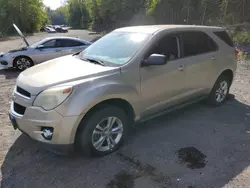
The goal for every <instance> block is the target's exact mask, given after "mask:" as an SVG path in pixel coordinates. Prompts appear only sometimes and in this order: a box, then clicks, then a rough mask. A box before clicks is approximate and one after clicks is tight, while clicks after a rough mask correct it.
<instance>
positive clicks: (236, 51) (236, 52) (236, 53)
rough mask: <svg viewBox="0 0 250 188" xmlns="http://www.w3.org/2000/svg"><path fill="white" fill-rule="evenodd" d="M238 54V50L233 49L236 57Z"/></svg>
mask: <svg viewBox="0 0 250 188" xmlns="http://www.w3.org/2000/svg"><path fill="white" fill-rule="evenodd" d="M238 55H239V51H238V50H237V49H235V56H236V57H238Z"/></svg>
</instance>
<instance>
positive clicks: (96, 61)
mask: <svg viewBox="0 0 250 188" xmlns="http://www.w3.org/2000/svg"><path fill="white" fill-rule="evenodd" d="M81 59H82V60H85V61H88V62H90V63H94V64H98V65H102V66H105V64H104V63H103V61H100V60H96V59H90V58H81Z"/></svg>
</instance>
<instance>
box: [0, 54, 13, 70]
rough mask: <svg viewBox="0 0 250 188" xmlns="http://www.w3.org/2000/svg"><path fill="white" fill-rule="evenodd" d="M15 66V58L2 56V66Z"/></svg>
mask: <svg viewBox="0 0 250 188" xmlns="http://www.w3.org/2000/svg"><path fill="white" fill-rule="evenodd" d="M11 67H13V59H12V57H10V56H2V57H1V56H0V68H11Z"/></svg>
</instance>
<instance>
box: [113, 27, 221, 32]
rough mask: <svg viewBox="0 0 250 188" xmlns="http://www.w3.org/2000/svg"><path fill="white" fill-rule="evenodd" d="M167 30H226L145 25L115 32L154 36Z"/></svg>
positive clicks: (124, 28)
mask: <svg viewBox="0 0 250 188" xmlns="http://www.w3.org/2000/svg"><path fill="white" fill-rule="evenodd" d="M167 29H169V30H170V29H171V30H174V29H178V31H181V30H190V29H194V30H201V31H204V30H212V31H221V30H225V29H224V28H222V27H215V26H203V25H145V26H131V27H123V28H119V29H116V30H115V31H118V32H136V33H148V34H154V33H156V32H159V31H162V30H167Z"/></svg>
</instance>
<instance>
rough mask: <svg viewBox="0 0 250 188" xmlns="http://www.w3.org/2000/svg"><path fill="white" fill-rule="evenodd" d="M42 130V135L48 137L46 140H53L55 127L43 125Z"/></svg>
mask: <svg viewBox="0 0 250 188" xmlns="http://www.w3.org/2000/svg"><path fill="white" fill-rule="evenodd" d="M41 131H42V136H43V138H44V139H46V140H51V139H52V136H53V131H54V129H53V128H51V127H43V128H42V130H41Z"/></svg>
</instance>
